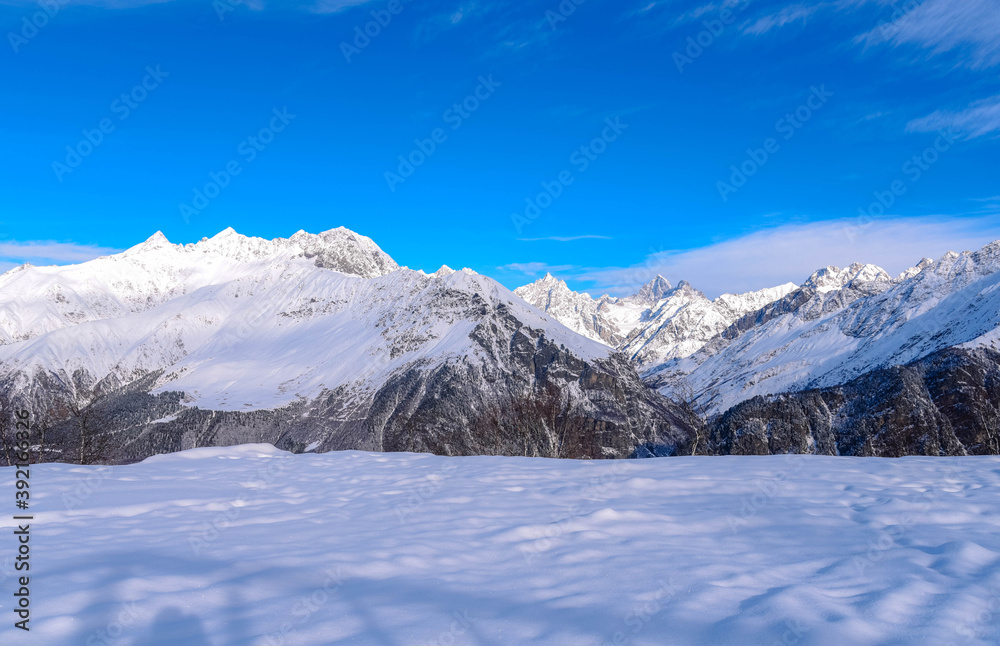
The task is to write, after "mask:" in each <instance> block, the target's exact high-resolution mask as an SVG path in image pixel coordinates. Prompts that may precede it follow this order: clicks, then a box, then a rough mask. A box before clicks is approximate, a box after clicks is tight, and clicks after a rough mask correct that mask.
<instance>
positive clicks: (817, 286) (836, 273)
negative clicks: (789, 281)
mask: <svg viewBox="0 0 1000 646" xmlns="http://www.w3.org/2000/svg"><path fill="white" fill-rule="evenodd" d="M855 281H856V282H859V283H874V282H883V281H884V282H890V281H892V277H891V276H890V275H889V274H888V273H886V271H885V270H884V269H882V268H881V267H879V266H878V265H872V264H867V263H860V262H856V263H853V264H851V265H850V266H849V267H847V268H845V269H841V268H840V267H836V266H834V265H829V266H827V267H824V268H822V269H819V270H817V271H815V272H813V274H812V275H811V276H809V278H808V279H807V280H806V281H805V282H804V283H803V287H811V288H813V289H814V290H816V292H818V293H821V294H822V293H826V292H832V291H835V290H838V289H843V288H844V287H846V286H847V285H849V284H850V283H852V282H855Z"/></svg>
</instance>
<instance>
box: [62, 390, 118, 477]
mask: <svg viewBox="0 0 1000 646" xmlns="http://www.w3.org/2000/svg"><path fill="white" fill-rule="evenodd" d="M80 395H83V397H82V398H81V399H82V400H83V403H81V402H80V400H79V399H76V398H69V399H67V400H66V402H65V407H66V411H67V412H68V414H69V420H70V422H71V423H72V426H73V428H74V430H75V431H76V434H77V436H78V437H79V441H78V444H77V448H78V450H77V455H76V458H77V461H78V462H79V463H80V464H99V463H101V462H105V461H107V460H108V459H109V458H110V457H111V434H110V432H109V424H108V421H109V420H108V415H107V412H106V410H105V405H106V404H107V398H106V397H105V396H104V395H101V394H98V393H97V392H96V391H94V390H90V391H89V392H85V393H79V394H78V395H77V396H78V397H79V396H80Z"/></svg>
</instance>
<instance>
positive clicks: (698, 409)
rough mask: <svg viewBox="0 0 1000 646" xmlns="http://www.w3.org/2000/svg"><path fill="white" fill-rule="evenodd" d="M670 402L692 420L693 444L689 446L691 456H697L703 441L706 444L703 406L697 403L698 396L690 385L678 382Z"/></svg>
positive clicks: (705, 413) (705, 417) (705, 412)
mask: <svg viewBox="0 0 1000 646" xmlns="http://www.w3.org/2000/svg"><path fill="white" fill-rule="evenodd" d="M670 399H671V401H672V402H673V403H674V405H675V406H677V407H679V408H681V409H682V410H684V411H685V412H686V413H687V414H688V415H689V416H690V417H691V418H692V420H691V421H692V426H693V427H694V429H695V431H694V442H693V444H692V446H691V455H697V454H698V447H699V446H701V443H702V442H703V441H705V442H706V447H705V448H706V449H708V446H707V438H705V437H704V435H705V433H706V431H707V427H706V425H705V421H706V419H707V417H708V415H707V411H706V410H705V407H704V405H702V404H701V403H700V402H699V401H698V396H697V395H696V394H695V392H694V389H693V388H691V384H689V383H687V382H684V381H682V382H680V383H679V384H677V385H675V386H674V387H673V389H672V396H671V398H670Z"/></svg>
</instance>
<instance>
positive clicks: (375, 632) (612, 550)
mask: <svg viewBox="0 0 1000 646" xmlns="http://www.w3.org/2000/svg"><path fill="white" fill-rule="evenodd" d="M13 478H14V471H13V469H10V468H3V469H0V490H3V491H12V490H13V482H12V481H13ZM32 481H33V482H36V483H37V484H38V485H39V487H38V489H34V488H33V489H32V491H33V494H34V495H33V496H32V504H33V507H32V511H33V513H34V515H35V520H34V521H33V523H32V543H31V545H32V561H31V570H30V575H31V589H32V607H33V616H32V620H31V624H30V625H31V632H30V633H23V632H22V631H20V630H17V629H15V628H14V627H13V625H12V624H13V621H12V620H11V619H10V617H11V616H12V613H11V611H10V606H11V600H12V597H11V595H10V592H9V590H10V589H11V588H10V586H11V585H12V583H13V581H12V580H11V578H10V577H12V576H13V575H14V572H13V570H12V568H11V567H10V566H11V562H10V561H9V560H8V561H7V562H6V563H3V564H2V576H0V578H4V579H6V580H5V581H4V583H3V587H4V589H5V590H8V592H7V593H6V594H5V595H4V596H3V597H0V612H2V613H3V614H4V616H6V617H8V619H7V620H6V621H4V622H3V624H2V625H0V643H3V644H23V645H25V646H32V645H38V646H63V645H67V646H68V645H71V644H73V645H76V644H115V645H123V646H125V645H128V646H154V645H155V646H176V645H178V644H184V645H185V646H207V645H211V646H223V645H226V646H235V645H250V644H252V645H255V646H263V645H265V644H285V645H286V646H304V645H320V644H323V645H327V644H372V645H383V646H388V645H392V646H395V645H403V644H417V645H421V646H425V645H428V644H434V645H443V644H457V645H460V644H468V645H479V646H487V645H491V646H492V645H500V644H552V645H556V646H559V645H566V646H581V645H584V646H585V645H591V644H592V645H594V646H602V645H604V644H608V643H612V644H629V645H632V646H637V645H647V646H671V645H688V644H764V645H770V644H782V643H783V644H799V645H802V646H843V645H844V644H851V645H853V646H866V645H871V646H875V645H879V646H902V645H904V644H905V645H912V644H940V645H945V646H947V645H949V644H965V645H970V646H980V645H982V646H985V645H987V644H996V643H998V641H1000V499H998V497H997V495H996V491H997V487H998V486H1000V458H996V457H974V458H902V459H898V460H883V459H870V458H849V459H845V458H829V457H817V456H768V457H760V458H747V457H717V458H666V459H650V460H620V461H611V462H602V461H572V460H559V461H556V460H543V459H526V458H497V457H468V458H443V457H436V456H431V455H423V454H405V453H397V454H378V453H364V452H336V453H327V454H319V455H316V454H302V455H291V454H288V453H284V452H281V451H278V450H277V449H274V448H273V447H271V446H269V445H244V446H239V447H229V448H203V449H195V450H191V451H185V452H181V453H175V454H171V455H164V456H157V457H154V458H150V459H148V460H146V461H145V462H143V463H139V464H134V465H130V466H121V467H80V466H72V465H64V464H44V465H40V466H35V467H33V468H32ZM0 525H2V526H3V532H4V533H5V534H6V535H8V536H10V532H11V531H12V521H11V520H10V517H9V516H7V517H5V518H3V519H0Z"/></svg>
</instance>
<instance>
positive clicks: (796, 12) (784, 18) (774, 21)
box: [743, 4, 823, 36]
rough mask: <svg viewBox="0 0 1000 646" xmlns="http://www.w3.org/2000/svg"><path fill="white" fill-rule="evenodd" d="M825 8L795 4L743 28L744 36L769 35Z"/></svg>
mask: <svg viewBox="0 0 1000 646" xmlns="http://www.w3.org/2000/svg"><path fill="white" fill-rule="evenodd" d="M821 8H823V5H822V4H812V5H804V4H794V5H790V6H788V7H785V8H784V9H782V10H781V11H778V12H777V13H773V14H769V15H766V16H762V17H761V18H758V19H757V20H755V21H753V22H752V23H750V24H748V25H747V26H746V27H744V28H743V33H744V34H749V35H751V36H759V35H760V34H764V33H767V32H769V31H771V30H772V29H776V28H780V27H784V26H785V25H788V24H791V23H793V22H798V21H800V20H803V21H804V20H806V19H807V18H809V17H810V16H812V15H813V14H814V13H816V12H817V11H819V10H820V9H821Z"/></svg>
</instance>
